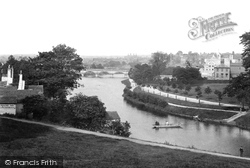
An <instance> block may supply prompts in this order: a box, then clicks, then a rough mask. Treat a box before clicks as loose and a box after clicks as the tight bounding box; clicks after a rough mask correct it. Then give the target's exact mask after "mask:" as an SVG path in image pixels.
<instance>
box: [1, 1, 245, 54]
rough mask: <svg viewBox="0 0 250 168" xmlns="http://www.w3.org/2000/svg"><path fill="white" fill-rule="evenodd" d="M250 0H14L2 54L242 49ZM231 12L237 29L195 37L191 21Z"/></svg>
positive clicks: (5, 17) (6, 16)
mask: <svg viewBox="0 0 250 168" xmlns="http://www.w3.org/2000/svg"><path fill="white" fill-rule="evenodd" d="M246 4H248V1H247V0H242V1H240V3H239V1H236V0H230V1H226V0H221V1H216V0H210V1H209V3H201V2H200V1H198V0H190V1H185V0H177V1H165V0H157V1H153V0H133V1H132V0H127V1H115V0H105V1H102V0H92V1H87V0H73V1H69V0H53V1H49V0H37V1H33V0H22V1H19V0H9V1H1V2H0V6H1V7H2V8H1V10H0V17H1V22H2V24H1V25H2V26H1V28H0V37H1V40H0V46H1V48H0V55H14V54H21V55H25V54H35V55H37V54H38V52H45V51H50V50H51V49H52V47H53V46H56V45H58V44H66V45H67V46H70V47H73V48H75V49H76V50H77V54H79V55H81V56H126V55H129V54H136V55H151V54H152V53H154V52H157V51H161V52H165V53H173V54H175V53H177V52H178V51H182V52H184V53H188V52H189V51H192V52H198V53H203V52H207V53H211V52H220V53H224V52H233V51H234V52H235V53H242V51H243V46H242V45H241V44H240V38H239V36H241V35H242V34H244V33H245V32H248V31H250V23H249V22H248V21H247V20H248V19H247V18H248V17H247V15H246V13H247V12H246V11H247V10H248V6H247V5H246ZM225 13H231V15H229V18H230V21H232V22H234V23H236V24H237V26H235V27H234V31H233V33H232V34H226V35H224V36H219V37H218V38H217V39H214V40H211V41H207V42H204V39H205V38H201V39H196V40H191V39H190V38H189V37H188V32H189V31H190V29H191V28H190V27H189V25H188V24H189V21H190V20H191V19H192V18H198V17H202V18H204V19H209V18H212V17H214V16H218V15H221V14H225Z"/></svg>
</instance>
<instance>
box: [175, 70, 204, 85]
mask: <svg viewBox="0 0 250 168" xmlns="http://www.w3.org/2000/svg"><path fill="white" fill-rule="evenodd" d="M173 77H175V78H176V79H177V82H180V83H183V84H193V83H195V82H196V81H199V80H202V79H203V78H202V77H201V74H200V71H199V70H198V69H197V68H193V67H186V68H183V67H176V68H174V70H173Z"/></svg>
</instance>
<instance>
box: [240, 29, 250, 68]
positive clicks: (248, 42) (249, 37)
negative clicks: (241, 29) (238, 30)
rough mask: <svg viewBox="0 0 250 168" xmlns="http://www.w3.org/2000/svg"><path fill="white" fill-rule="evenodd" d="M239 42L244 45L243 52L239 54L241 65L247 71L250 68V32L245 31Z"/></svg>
mask: <svg viewBox="0 0 250 168" xmlns="http://www.w3.org/2000/svg"><path fill="white" fill-rule="evenodd" d="M240 38H241V41H240V44H242V45H243V46H244V52H243V53H242V54H241V55H242V59H243V66H244V67H245V69H246V70H248V71H249V68H250V32H246V33H244V34H243V35H241V36H240Z"/></svg>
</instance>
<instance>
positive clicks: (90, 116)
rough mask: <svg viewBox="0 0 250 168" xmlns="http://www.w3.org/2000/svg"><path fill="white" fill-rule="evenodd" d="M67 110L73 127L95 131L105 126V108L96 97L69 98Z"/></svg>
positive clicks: (79, 96) (81, 95)
mask: <svg viewBox="0 0 250 168" xmlns="http://www.w3.org/2000/svg"><path fill="white" fill-rule="evenodd" d="M67 108H68V110H69V113H70V120H71V124H72V125H73V126H75V127H78V128H84V129H92V130H97V129H100V128H102V127H103V125H104V124H105V114H106V108H105V107H104V103H102V102H101V101H100V100H99V99H98V97H97V96H90V97H89V96H85V95H83V94H81V93H80V94H77V95H76V96H74V97H71V98H70V101H69V104H68V107H67Z"/></svg>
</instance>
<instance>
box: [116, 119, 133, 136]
mask: <svg viewBox="0 0 250 168" xmlns="http://www.w3.org/2000/svg"><path fill="white" fill-rule="evenodd" d="M129 128H130V124H129V123H128V122H127V121H126V122H125V123H122V122H119V121H113V122H112V124H111V129H112V130H114V135H119V136H123V137H129V135H130V134H131V132H129Z"/></svg>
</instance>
